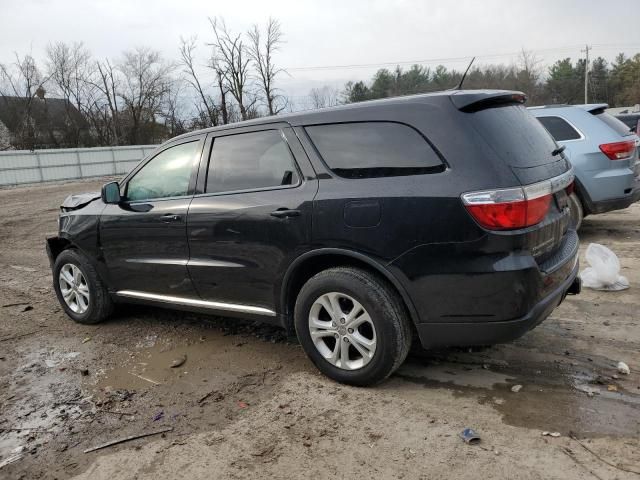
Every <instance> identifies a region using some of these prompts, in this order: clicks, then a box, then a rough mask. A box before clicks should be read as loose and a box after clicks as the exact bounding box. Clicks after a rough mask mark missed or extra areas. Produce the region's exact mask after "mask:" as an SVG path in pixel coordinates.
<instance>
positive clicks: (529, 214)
mask: <svg viewBox="0 0 640 480" xmlns="http://www.w3.org/2000/svg"><path fill="white" fill-rule="evenodd" d="M573 179H574V177H573V172H572V171H571V170H569V171H568V172H566V173H564V174H562V175H560V176H559V177H556V178H552V179H550V180H545V181H544V182H539V183H535V184H533V185H527V186H525V187H516V188H504V189H496V190H483V191H480V192H470V193H465V194H463V195H462V202H463V203H464V206H465V208H466V209H467V211H468V212H469V213H470V214H471V215H472V216H473V218H474V219H475V220H476V222H478V223H479V224H480V225H481V226H483V227H484V228H487V229H489V230H514V229H518V228H526V227H531V226H533V225H536V224H538V223H540V222H541V221H542V220H543V219H544V217H546V216H547V213H548V212H549V208H550V206H551V201H552V199H553V194H554V193H555V192H557V191H560V190H562V189H566V188H567V187H569V186H570V185H571V184H572V183H573Z"/></svg>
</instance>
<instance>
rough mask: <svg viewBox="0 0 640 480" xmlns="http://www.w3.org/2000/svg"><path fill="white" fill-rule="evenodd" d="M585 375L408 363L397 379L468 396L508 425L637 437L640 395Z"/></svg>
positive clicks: (625, 385)
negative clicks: (513, 389)
mask: <svg viewBox="0 0 640 480" xmlns="http://www.w3.org/2000/svg"><path fill="white" fill-rule="evenodd" d="M505 364H506V362H505ZM585 370H587V369H586V368H578V369H577V371H564V370H563V369H559V368H553V367H550V366H549V365H548V364H546V365H536V364H532V365H530V367H524V368H523V367H519V368H514V367H512V366H501V365H500V363H499V364H498V365H488V364H486V363H485V364H482V363H479V364H478V362H475V364H474V363H458V362H447V361H440V360H436V361H434V362H433V363H429V362H428V361H427V362H425V361H424V360H422V361H420V360H416V359H411V360H410V361H409V362H407V364H405V365H404V366H403V367H401V369H400V370H399V371H398V373H397V376H398V377H400V378H401V379H403V380H405V381H407V382H410V383H413V384H419V385H423V386H424V387H425V388H428V389H433V388H445V389H448V390H451V391H453V393H454V395H455V396H460V397H473V398H475V399H476V401H477V402H478V403H479V404H481V405H489V406H491V407H492V408H494V409H495V410H496V411H498V412H499V413H500V414H501V415H502V420H503V422H504V423H506V424H509V425H512V426H517V427H526V428H534V429H539V430H543V431H544V430H547V431H559V432H562V433H563V434H565V435H569V434H572V435H576V436H577V437H600V436H619V437H626V436H628V437H637V436H638V435H640V395H639V394H638V393H636V392H639V393H640V390H637V389H636V387H635V386H633V385H631V384H629V382H628V381H627V380H626V379H621V378H617V379H614V378H612V377H611V376H610V375H608V376H604V375H598V374H597V373H596V372H595V371H586V372H585ZM515 385H521V386H522V388H521V389H520V390H519V391H518V392H517V393H516V392H513V391H512V390H511V388H512V387H513V386H515Z"/></svg>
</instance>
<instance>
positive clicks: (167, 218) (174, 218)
mask: <svg viewBox="0 0 640 480" xmlns="http://www.w3.org/2000/svg"><path fill="white" fill-rule="evenodd" d="M160 220H162V222H164V223H171V222H179V221H180V215H176V214H174V213H165V214H164V215H162V216H161V217H160Z"/></svg>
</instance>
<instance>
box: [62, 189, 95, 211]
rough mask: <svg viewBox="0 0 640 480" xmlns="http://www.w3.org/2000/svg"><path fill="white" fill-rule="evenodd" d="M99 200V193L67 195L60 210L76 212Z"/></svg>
mask: <svg viewBox="0 0 640 480" xmlns="http://www.w3.org/2000/svg"><path fill="white" fill-rule="evenodd" d="M98 198H100V192H88V193H80V194H77V195H69V196H68V197H67V198H65V199H64V202H62V205H60V208H61V209H62V210H64V211H69V210H77V209H79V208H82V207H84V206H85V205H87V204H89V203H91V202H93V201H94V200H97V199H98Z"/></svg>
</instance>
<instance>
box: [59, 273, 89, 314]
mask: <svg viewBox="0 0 640 480" xmlns="http://www.w3.org/2000/svg"><path fill="white" fill-rule="evenodd" d="M58 283H59V285H60V293H61V294H62V298H63V299H64V302H65V303H66V304H67V306H68V307H69V308H70V309H71V311H72V312H74V313H78V314H83V313H84V312H86V311H87V309H88V308H89V301H90V295H89V284H87V280H86V278H85V277H84V274H83V273H82V271H81V270H80V268H78V266H76V265H74V264H72V263H66V264H64V265H63V266H62V268H61V269H60V274H59V275H58Z"/></svg>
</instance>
